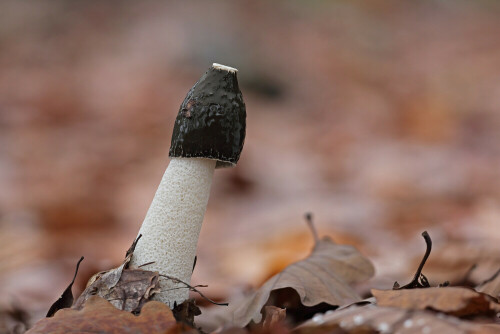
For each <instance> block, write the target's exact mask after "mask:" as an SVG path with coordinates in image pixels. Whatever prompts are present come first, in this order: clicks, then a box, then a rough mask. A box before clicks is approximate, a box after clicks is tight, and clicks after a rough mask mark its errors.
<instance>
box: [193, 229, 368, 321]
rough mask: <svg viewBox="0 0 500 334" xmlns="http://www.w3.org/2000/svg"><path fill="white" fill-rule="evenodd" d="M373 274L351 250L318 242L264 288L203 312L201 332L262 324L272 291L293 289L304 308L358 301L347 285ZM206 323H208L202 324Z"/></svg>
mask: <svg viewBox="0 0 500 334" xmlns="http://www.w3.org/2000/svg"><path fill="white" fill-rule="evenodd" d="M373 274H374V268H373V265H372V264H371V262H370V261H369V260H368V259H367V258H365V257H364V256H363V255H361V253H359V252H358V251H357V250H356V249H355V248H354V247H352V246H347V245H337V244H335V243H334V242H332V241H331V240H330V239H329V238H323V239H322V240H320V241H318V242H317V243H316V245H315V247H314V249H313V252H312V253H311V255H310V256H309V257H307V258H305V259H304V260H301V261H298V262H295V263H293V264H291V265H289V266H288V267H286V268H285V269H284V270H283V271H282V272H280V273H278V274H276V275H275V276H273V277H271V278H270V279H269V280H267V281H266V282H265V283H264V285H263V286H262V287H261V288H260V289H258V290H257V291H255V292H253V293H252V294H250V295H249V296H247V297H245V298H244V299H242V300H241V301H239V302H236V303H234V304H231V303H230V306H229V307H228V308H226V309H218V310H215V311H214V313H212V312H211V310H210V309H208V310H204V311H203V312H202V319H200V320H201V322H200V321H197V323H198V324H201V325H202V327H203V325H205V326H206V327H204V329H206V330H213V329H214V328H217V327H221V326H237V327H244V326H246V325H247V324H248V323H249V322H250V321H254V322H256V323H259V322H260V321H261V320H262V314H261V310H262V307H263V306H264V305H265V304H266V302H267V300H268V299H269V296H270V294H271V292H272V291H275V290H278V289H282V288H292V289H294V290H295V291H297V293H298V294H299V296H300V300H301V302H302V304H303V305H305V306H314V305H317V304H320V303H328V304H330V305H344V304H347V303H352V302H356V301H359V300H361V298H360V297H359V296H358V294H357V293H356V292H355V291H354V289H353V288H352V287H351V286H350V285H349V284H352V283H357V282H362V281H364V280H367V279H369V278H370V277H372V276H373ZM209 317H210V318H211V319H208V318H209ZM205 319H206V320H207V321H206V322H205Z"/></svg>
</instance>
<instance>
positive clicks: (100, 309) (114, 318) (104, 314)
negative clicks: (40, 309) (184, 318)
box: [27, 296, 186, 334]
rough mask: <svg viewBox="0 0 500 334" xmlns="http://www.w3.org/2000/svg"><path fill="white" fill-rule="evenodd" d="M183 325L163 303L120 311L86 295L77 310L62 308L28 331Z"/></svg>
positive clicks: (158, 329)
mask: <svg viewBox="0 0 500 334" xmlns="http://www.w3.org/2000/svg"><path fill="white" fill-rule="evenodd" d="M181 329H186V327H185V326H183V325H180V324H177V323H176V322H175V319H174V316H173V314H172V311H171V310H170V309H169V308H168V306H167V305H165V304H163V303H160V302H157V301H151V302H148V303H146V304H145V305H144V307H143V308H142V311H141V314H140V315H138V316H135V315H133V314H131V313H130V312H126V311H120V310H118V309H116V308H115V307H114V306H113V305H111V303H109V302H108V301H106V300H104V299H103V298H101V297H98V296H92V297H90V298H89V299H88V300H87V302H86V303H85V306H84V307H83V309H81V310H75V309H63V310H60V311H59V312H57V313H56V314H55V315H54V317H52V318H45V319H42V320H40V321H39V322H37V323H36V324H35V326H34V327H33V328H32V329H31V330H29V331H28V332H27V333H29V334H37V333H53V334H58V333H61V334H62V333H75V332H79V333H83V332H87V333H103V334H114V333H117V334H118V333H151V334H154V333H158V334H160V333H162V334H165V333H172V334H173V333H180V332H181Z"/></svg>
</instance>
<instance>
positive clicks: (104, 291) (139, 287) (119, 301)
mask: <svg viewBox="0 0 500 334" xmlns="http://www.w3.org/2000/svg"><path fill="white" fill-rule="evenodd" d="M109 286H110V284H108V285H107V281H106V276H103V278H101V279H99V280H97V281H96V282H94V283H93V284H91V285H90V286H89V287H87V288H86V289H85V291H84V292H83V293H82V294H81V296H80V297H79V298H78V300H77V301H76V302H75V305H74V306H73V308H75V309H81V308H82V307H83V305H84V304H85V301H86V300H87V299H89V298H90V297H91V296H93V295H98V296H100V297H102V298H104V299H106V300H107V301H109V302H110V303H111V304H112V305H113V306H115V307H116V308H117V309H119V310H125V311H129V312H132V313H139V311H140V310H141V308H142V306H143V305H144V304H145V303H146V302H147V301H148V300H149V299H150V297H151V296H152V295H153V294H154V293H155V292H156V291H158V290H159V287H158V273H157V272H152V271H147V270H141V269H124V270H123V271H122V273H121V276H120V278H119V280H118V282H117V283H116V284H115V285H114V286H112V287H111V288H109Z"/></svg>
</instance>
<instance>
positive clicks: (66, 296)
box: [46, 256, 83, 317]
mask: <svg viewBox="0 0 500 334" xmlns="http://www.w3.org/2000/svg"><path fill="white" fill-rule="evenodd" d="M82 261H83V256H82V257H81V258H80V260H78V263H77V264H76V269H75V275H74V276H73V279H72V280H71V282H70V283H69V285H68V287H67V288H66V290H64V292H63V293H62V295H61V297H59V299H58V300H56V302H55V303H54V304H52V306H51V307H50V309H49V311H48V312H47V315H46V317H52V316H53V315H54V314H55V313H56V312H57V311H59V310H60V309H63V308H67V307H71V305H73V300H74V298H73V292H71V289H72V288H73V284H74V283H75V279H76V275H77V274H78V268H80V263H81V262H82Z"/></svg>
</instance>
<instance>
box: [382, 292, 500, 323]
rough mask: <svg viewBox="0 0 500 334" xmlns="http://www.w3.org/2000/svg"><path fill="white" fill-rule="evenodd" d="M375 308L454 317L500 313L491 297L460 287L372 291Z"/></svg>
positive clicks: (499, 305) (499, 306)
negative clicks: (417, 311) (427, 310)
mask: <svg viewBox="0 0 500 334" xmlns="http://www.w3.org/2000/svg"><path fill="white" fill-rule="evenodd" d="M372 294H373V296H374V297H375V298H376V300H377V305H378V306H387V307H397V308H402V309H406V310H425V309H431V310H435V311H439V312H443V313H447V314H450V315H454V316H457V317H462V316H470V315H476V314H484V315H486V314H490V313H494V312H499V311H500V304H498V303H497V302H496V300H495V299H494V298H492V297H491V296H489V295H487V294H484V293H479V292H476V291H474V290H472V289H468V288H462V287H445V288H426V289H412V290H375V289H373V290H372Z"/></svg>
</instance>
